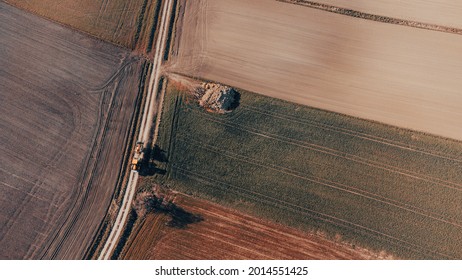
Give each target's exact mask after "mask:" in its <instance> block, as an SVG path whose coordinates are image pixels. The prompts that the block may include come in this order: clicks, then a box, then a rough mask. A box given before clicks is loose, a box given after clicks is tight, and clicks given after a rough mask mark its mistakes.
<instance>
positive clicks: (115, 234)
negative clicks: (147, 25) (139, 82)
mask: <svg viewBox="0 0 462 280" xmlns="http://www.w3.org/2000/svg"><path fill="white" fill-rule="evenodd" d="M172 6H173V1H172V0H167V1H166V2H165V3H164V5H163V9H162V14H161V22H160V26H159V36H158V38H157V41H156V53H155V56H154V63H153V68H152V72H151V76H150V79H149V87H148V94H147V99H146V103H145V108H144V112H143V116H142V119H141V126H140V132H139V135H138V141H142V142H144V143H145V146H146V145H147V143H150V142H151V141H155V138H154V140H153V139H152V135H151V129H152V125H153V123H154V121H155V119H154V117H155V114H156V111H157V108H158V106H159V104H158V102H156V95H157V91H158V87H159V79H160V73H161V69H160V67H161V64H162V61H163V58H164V52H165V44H166V42H167V37H168V25H169V22H170V16H171V14H172ZM161 100H162V98H161ZM159 120H160V119H159V118H157V120H156V121H157V122H158V121H159ZM137 182H138V172H137V171H131V172H130V177H129V181H128V183H127V188H126V190H125V195H124V197H123V200H122V206H121V208H120V210H119V213H118V214H117V218H116V221H115V223H114V225H113V227H112V229H111V233H110V234H109V237H108V239H107V240H106V243H105V244H104V247H103V250H102V251H101V253H100V255H99V257H98V259H99V260H108V259H110V258H111V256H112V254H113V251H114V249H115V247H116V245H117V243H118V241H119V239H120V236H121V234H122V232H123V229H124V225H125V224H126V222H127V218H128V214H129V212H130V208H131V205H132V201H133V198H134V196H135V190H136V184H137Z"/></svg>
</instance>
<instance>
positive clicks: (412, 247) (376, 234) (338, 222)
mask: <svg viewBox="0 0 462 280" xmlns="http://www.w3.org/2000/svg"><path fill="white" fill-rule="evenodd" d="M172 168H173V169H175V170H176V171H177V172H179V173H182V174H183V175H185V176H187V177H189V178H191V179H194V177H196V181H202V182H204V183H205V184H204V185H203V187H210V186H207V183H210V182H214V183H215V184H217V185H218V186H219V187H220V186H221V187H222V188H223V186H224V189H225V190H226V191H232V192H234V193H236V194H237V195H239V196H247V197H248V198H249V199H252V200H254V201H258V202H261V203H263V204H269V205H270V206H274V207H279V208H284V209H286V210H288V211H291V212H298V213H300V214H302V215H308V216H309V217H311V218H312V219H315V220H321V221H324V222H327V223H329V224H332V225H334V226H337V227H340V228H344V229H350V230H352V231H355V232H360V233H362V234H366V235H368V236H371V237H373V238H376V239H381V240H383V241H385V242H387V243H391V244H395V245H397V246H399V247H400V248H405V249H407V250H409V251H412V252H415V253H425V254H426V255H427V256H431V257H434V256H435V255H437V256H439V257H444V258H449V259H455V257H454V256H450V255H447V254H445V253H440V252H437V251H434V250H431V249H428V248H425V247H423V246H420V245H418V244H414V243H412V242H409V241H406V240H403V239H400V238H398V237H395V236H392V235H389V234H387V233H384V232H381V231H378V230H375V229H372V228H369V227H366V226H363V225H360V224H357V223H353V222H350V221H347V220H344V219H340V218H337V217H334V216H332V215H328V214H324V213H321V212H318V211H315V210H312V209H308V208H306V207H302V206H299V205H296V204H292V203H289V202H287V201H284V200H281V199H277V198H274V197H271V196H267V195H264V194H262V193H258V192H254V191H250V190H248V189H246V188H243V187H239V186H236V185H233V184H229V183H225V182H221V181H219V180H216V179H213V178H210V177H207V176H204V175H200V174H198V173H197V172H194V171H191V170H188V169H184V168H182V167H180V166H177V165H172Z"/></svg>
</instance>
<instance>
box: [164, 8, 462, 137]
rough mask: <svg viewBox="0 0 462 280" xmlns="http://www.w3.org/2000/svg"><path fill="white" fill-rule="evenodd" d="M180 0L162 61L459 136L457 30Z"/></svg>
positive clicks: (460, 42) (461, 101) (461, 100)
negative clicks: (175, 38)
mask: <svg viewBox="0 0 462 280" xmlns="http://www.w3.org/2000/svg"><path fill="white" fill-rule="evenodd" d="M183 5H184V3H183ZM185 5H186V7H185V15H184V21H183V25H182V27H181V28H180V29H179V30H178V32H180V34H181V35H180V42H179V44H177V46H178V50H177V51H178V56H177V57H176V59H174V61H173V62H172V64H171V65H169V70H172V71H176V72H179V73H183V74H186V75H191V76H198V77H201V78H204V79H209V80H215V81H219V82H222V83H225V84H228V85H232V86H236V87H240V88H243V89H246V90H250V91H254V92H258V93H262V94H265V95H268V96H272V97H277V98H282V99H286V100H289V101H292V102H296V103H301V104H306V105H310V106H314V107H319V108H323V109H327V110H332V111H336V112H340V113H345V114H349V115H353V116H357V117H361V118H366V119H371V120H375V121H380V122H383V123H387V124H392V125H396V126H400V127H405V128H410V129H415V130H419V131H424V132H429V133H432V134H437V135H441V136H444V137H450V138H454V139H459V140H462V129H460V127H461V126H462V95H461V94H460V88H462V79H460V77H459V76H460V75H459V72H460V69H462V52H460V46H462V36H458V35H454V34H449V33H442V32H435V31H429V30H422V29H417V28H409V27H404V26H397V25H391V24H384V23H379V22H374V21H365V20H361V19H357V18H352V17H348V16H344V15H338V14H333V13H328V12H324V11H319V10H316V9H311V8H305V7H301V6H298V5H293V4H287V3H281V2H277V1H272V0H255V1H244V0H233V1H225V0H216V1H206V0H202V1H187V3H186V4H185ZM173 53H176V50H174V52H173Z"/></svg>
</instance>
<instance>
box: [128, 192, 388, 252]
mask: <svg viewBox="0 0 462 280" xmlns="http://www.w3.org/2000/svg"><path fill="white" fill-rule="evenodd" d="M174 203H175V204H176V205H177V206H178V207H181V208H182V209H184V210H185V211H187V212H188V213H191V214H194V215H198V216H200V217H201V218H202V219H203V220H202V221H200V222H197V223H193V224H190V225H187V227H186V228H184V229H178V228H175V227H169V226H168V225H166V222H167V221H168V219H169V218H168V217H167V216H166V215H164V214H155V213H154V214H149V215H148V216H147V217H146V219H145V221H144V222H143V223H142V225H141V227H140V229H139V230H138V232H136V233H134V240H133V241H132V242H131V243H130V244H128V245H127V249H126V250H127V251H126V253H125V255H124V256H123V257H124V258H125V259H171V260H184V259H198V260H201V259H202V260H206V259H370V258H380V257H383V256H379V255H376V254H372V253H370V252H368V251H366V250H361V249H359V248H358V249H353V248H352V247H351V246H348V245H345V244H342V243H338V242H332V241H328V240H327V239H325V238H322V237H320V236H316V235H313V234H307V233H303V232H300V231H297V230H295V229H292V228H287V227H284V226H281V225H278V224H274V223H270V222H267V221H263V220H259V219H256V218H254V217H251V216H248V215H245V214H242V213H239V212H236V211H235V210H233V209H229V208H225V207H222V206H220V205H218V204H214V203H211V202H208V201H205V200H200V199H196V198H192V197H190V196H186V195H183V194H177V195H176V197H175V199H174Z"/></svg>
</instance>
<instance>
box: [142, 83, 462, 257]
mask: <svg viewBox="0 0 462 280" xmlns="http://www.w3.org/2000/svg"><path fill="white" fill-rule="evenodd" d="M240 94H241V97H240V106H239V107H238V108H237V109H236V110H235V111H233V112H232V113H229V114H225V115H219V114H214V113H209V112H206V111H204V110H203V109H202V108H200V107H198V106H197V105H196V103H195V101H194V100H193V99H192V98H191V97H190V96H189V95H188V94H186V93H184V92H180V91H178V90H177V89H176V88H174V87H173V86H172V85H169V86H168V88H167V94H166V98H165V103H164V107H163V115H162V121H161V126H160V132H159V137H158V140H157V144H158V148H159V149H160V151H159V150H158V151H156V152H155V153H154V154H155V159H156V160H155V164H156V168H157V170H158V172H157V173H156V174H155V175H154V176H152V177H151V178H150V179H149V180H154V181H156V182H159V183H163V184H166V185H169V186H170V187H171V188H173V189H176V190H179V191H182V192H186V193H189V194H193V195H195V196H199V197H203V198H207V199H210V200H213V201H215V202H218V203H220V204H223V205H227V206H231V207H234V208H236V209H239V210H242V211H244V212H247V213H251V214H253V215H256V216H258V217H262V218H267V219H271V220H273V221H276V222H279V223H283V224H286V225H289V226H294V227H297V228H301V229H304V230H310V231H321V232H323V233H326V234H327V235H328V236H331V237H334V236H336V237H337V238H338V237H339V236H341V238H342V239H343V240H344V241H346V242H350V243H352V244H353V245H358V246H361V247H366V248H370V249H373V250H376V251H379V250H385V251H386V252H388V253H391V254H393V255H395V256H397V257H398V258H417V259H434V258H436V259H451V258H458V259H460V258H462V143H460V142H457V141H452V140H447V139H443V138H438V137H434V136H430V135H425V134H422V133H418V132H413V131H409V130H404V129H399V128H395V127H390V126H386V125H383V124H378V123H374V122H369V121H365V120H360V119H356V118H352V117H348V116H344V115H340V114H336V113H332V112H327V111H322V110H318V109H313V108H309V107H305V106H301V105H296V104H292V103H288V102H284V101H281V100H276V99H272V98H269V97H264V96H261V95H257V94H252V93H247V92H244V91H240ZM149 180H148V181H149Z"/></svg>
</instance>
